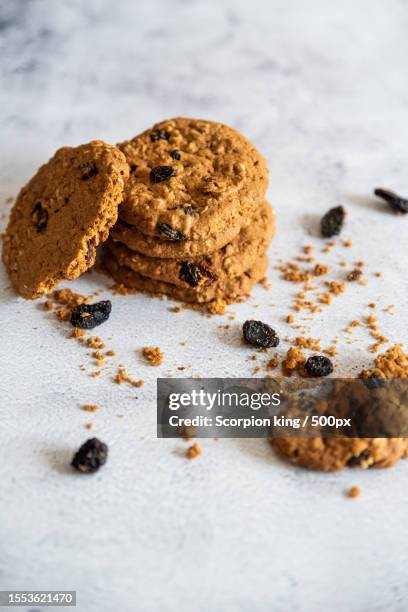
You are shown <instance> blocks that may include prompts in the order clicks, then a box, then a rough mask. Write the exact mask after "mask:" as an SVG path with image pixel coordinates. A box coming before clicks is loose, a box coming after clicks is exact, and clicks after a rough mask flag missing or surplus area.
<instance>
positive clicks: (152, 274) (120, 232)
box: [105, 119, 274, 303]
mask: <svg viewBox="0 0 408 612" xmlns="http://www.w3.org/2000/svg"><path fill="white" fill-rule="evenodd" d="M117 146H118V149H120V151H122V153H123V154H124V156H125V158H126V161H127V163H128V166H129V179H128V180H127V181H126V185H125V190H124V199H123V202H122V203H121V205H120V207H119V221H118V223H117V224H116V225H115V226H114V227H113V228H112V229H111V232H110V237H109V240H108V242H107V246H108V254H107V256H106V258H105V264H106V268H107V270H108V271H109V272H110V274H111V275H112V276H113V278H114V279H115V280H116V282H117V283H119V284H121V285H124V286H126V287H128V288H131V289H135V290H139V291H144V292H148V293H154V294H166V295H168V296H169V297H171V298H175V299H178V300H181V301H184V302H192V303H210V302H213V303H214V302H218V303H219V302H225V303H230V302H232V301H234V300H236V299H237V298H239V297H240V296H242V295H247V294H248V293H249V292H250V291H251V289H252V287H253V286H254V284H255V283H256V282H258V281H260V280H261V279H263V278H264V276H265V272H266V269H267V263H268V261H267V248H268V245H269V242H270V240H271V238H272V236H273V233H274V213H273V211H272V209H271V207H270V205H269V204H268V203H267V202H266V201H265V192H266V188H267V184H268V168H267V164H266V161H265V160H264V158H263V157H262V156H261V154H260V153H259V152H258V151H257V150H256V149H255V147H254V146H253V145H251V143H250V142H248V140H246V139H245V138H244V137H243V136H242V135H241V134H239V133H238V132H236V131H235V130H232V129H231V128H229V127H227V126H225V125H221V124H218V123H214V122H210V121H200V120H195V119H173V120H170V121H165V122H162V123H159V124H157V125H155V126H154V127H153V128H152V129H150V130H148V131H146V132H144V133H143V134H141V135H140V136H136V137H135V138H134V139H133V140H130V141H126V142H124V143H121V144H119V145H117Z"/></svg>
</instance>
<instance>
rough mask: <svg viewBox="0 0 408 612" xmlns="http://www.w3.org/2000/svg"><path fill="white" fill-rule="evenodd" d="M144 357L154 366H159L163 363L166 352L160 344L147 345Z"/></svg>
mask: <svg viewBox="0 0 408 612" xmlns="http://www.w3.org/2000/svg"><path fill="white" fill-rule="evenodd" d="M143 357H144V358H145V359H147V361H148V362H149V363H150V364H151V365H152V366H159V365H161V364H162V363H163V359H164V353H163V352H162V351H161V350H160V348H159V347H158V346H155V347H154V346H145V347H144V349H143Z"/></svg>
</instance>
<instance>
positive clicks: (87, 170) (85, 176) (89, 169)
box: [79, 162, 99, 181]
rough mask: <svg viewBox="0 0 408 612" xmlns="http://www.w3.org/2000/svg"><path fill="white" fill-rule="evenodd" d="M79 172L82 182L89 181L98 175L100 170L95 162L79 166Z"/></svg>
mask: <svg viewBox="0 0 408 612" xmlns="http://www.w3.org/2000/svg"><path fill="white" fill-rule="evenodd" d="M79 170H80V172H81V181H88V180H89V179H91V178H93V177H94V176H96V175H97V174H98V172H99V171H98V168H97V167H96V165H95V164H94V162H84V163H83V164H79Z"/></svg>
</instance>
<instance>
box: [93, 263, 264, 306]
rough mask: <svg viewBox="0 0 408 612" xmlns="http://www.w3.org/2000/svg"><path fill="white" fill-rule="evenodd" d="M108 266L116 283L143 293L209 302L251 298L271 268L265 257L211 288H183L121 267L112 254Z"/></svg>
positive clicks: (215, 283)
mask: <svg viewBox="0 0 408 612" xmlns="http://www.w3.org/2000/svg"><path fill="white" fill-rule="evenodd" d="M105 266H106V269H107V270H108V272H109V273H110V274H111V276H112V277H113V278H114V279H115V281H116V282H117V283H118V284H120V285H124V286H125V287H128V288H130V289H135V290H137V291H141V292H143V293H151V294H164V295H168V296H169V297H171V298H174V299H176V300H180V301H182V302H192V303H202V304H204V303H208V302H211V301H213V300H218V299H221V300H224V301H226V302H230V301H234V300H236V299H237V298H239V297H240V296H244V295H248V294H249V293H250V291H251V289H252V288H253V286H254V285H255V284H256V283H257V282H259V281H260V280H262V278H264V276H265V272H266V269H267V266H268V258H267V256H266V255H263V256H262V257H261V258H260V259H258V261H257V262H256V264H254V265H253V266H252V267H251V268H250V269H248V270H246V271H245V272H244V274H242V275H241V276H238V277H231V278H229V277H227V278H223V279H222V280H218V281H215V282H214V283H212V284H210V285H202V286H198V287H195V288H193V287H188V288H184V287H179V286H177V285H173V284H170V283H166V282H164V281H159V280H153V279H151V278H147V277H146V276H142V275H141V274H138V273H137V272H134V271H133V270H131V269H130V268H127V267H125V266H120V265H119V263H118V261H117V260H116V259H115V257H114V256H113V255H112V254H108V255H107V257H106V259H105Z"/></svg>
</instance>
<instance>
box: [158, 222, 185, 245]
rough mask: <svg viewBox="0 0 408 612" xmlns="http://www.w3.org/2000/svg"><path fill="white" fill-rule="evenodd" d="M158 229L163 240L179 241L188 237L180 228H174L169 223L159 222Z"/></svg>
mask: <svg viewBox="0 0 408 612" xmlns="http://www.w3.org/2000/svg"><path fill="white" fill-rule="evenodd" d="M156 229H157V231H158V233H159V235H160V238H161V239H162V240H168V241H169V242H179V241H180V240H185V239H186V237H185V235H184V234H182V233H181V232H180V231H179V230H177V229H173V228H172V227H170V225H167V223H159V225H158V226H157V228H156Z"/></svg>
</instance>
